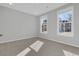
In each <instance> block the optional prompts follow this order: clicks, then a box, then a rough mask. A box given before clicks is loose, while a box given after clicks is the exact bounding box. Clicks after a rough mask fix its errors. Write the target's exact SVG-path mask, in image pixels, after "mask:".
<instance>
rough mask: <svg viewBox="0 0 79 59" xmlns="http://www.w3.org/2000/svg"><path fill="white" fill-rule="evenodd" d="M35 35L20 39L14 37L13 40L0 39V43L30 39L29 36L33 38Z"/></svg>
mask: <svg viewBox="0 0 79 59" xmlns="http://www.w3.org/2000/svg"><path fill="white" fill-rule="evenodd" d="M35 37H36V36H32V37H28V38H27V37H26V38H21V39H14V40H5V41H0V43H8V42H14V41H17V40H24V39H31V38H35Z"/></svg>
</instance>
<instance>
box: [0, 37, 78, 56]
mask: <svg viewBox="0 0 79 59" xmlns="http://www.w3.org/2000/svg"><path fill="white" fill-rule="evenodd" d="M37 40H40V41H42V42H44V45H43V46H42V47H41V48H40V50H39V51H38V52H35V51H34V50H32V49H31V48H30V49H31V51H30V52H29V53H28V54H27V55H26V56H67V55H68V56H76V55H79V48H76V47H72V46H69V45H65V44H61V43H57V42H54V41H50V40H46V39H42V38H30V39H23V40H18V41H14V42H8V43H3V44H0V56H16V55H17V54H18V53H20V52H21V51H22V50H24V49H25V48H27V47H29V45H31V44H33V43H34V42H35V41H37Z"/></svg>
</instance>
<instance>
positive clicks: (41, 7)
mask: <svg viewBox="0 0 79 59" xmlns="http://www.w3.org/2000/svg"><path fill="white" fill-rule="evenodd" d="M0 5H3V6H6V7H9V8H13V9H16V10H19V11H22V12H25V13H28V14H31V15H34V16H38V15H41V14H43V13H46V12H48V11H51V10H53V9H56V8H58V7H60V6H63V5H66V4H65V3H13V4H8V3H4V4H0Z"/></svg>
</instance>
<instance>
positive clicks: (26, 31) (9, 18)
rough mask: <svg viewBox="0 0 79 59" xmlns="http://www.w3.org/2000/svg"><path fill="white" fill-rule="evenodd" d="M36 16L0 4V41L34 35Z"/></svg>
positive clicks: (35, 31)
mask: <svg viewBox="0 0 79 59" xmlns="http://www.w3.org/2000/svg"><path fill="white" fill-rule="evenodd" d="M36 23H37V22H36V17H35V16H32V15H28V14H26V13H23V12H20V11H16V10H13V9H10V8H7V7H3V6H0V34H3V36H2V37H0V42H1V43H2V42H6V41H15V40H19V39H27V38H31V37H36V35H37V24H36Z"/></svg>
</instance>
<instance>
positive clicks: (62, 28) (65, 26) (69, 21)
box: [57, 7, 73, 37]
mask: <svg viewBox="0 0 79 59" xmlns="http://www.w3.org/2000/svg"><path fill="white" fill-rule="evenodd" d="M57 32H58V34H59V35H64V36H69V37H71V36H73V7H69V8H67V9H64V10H60V11H59V12H58V19H57Z"/></svg>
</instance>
